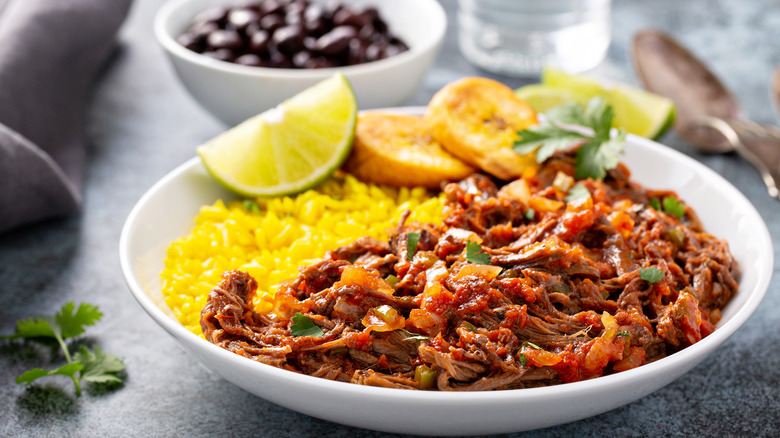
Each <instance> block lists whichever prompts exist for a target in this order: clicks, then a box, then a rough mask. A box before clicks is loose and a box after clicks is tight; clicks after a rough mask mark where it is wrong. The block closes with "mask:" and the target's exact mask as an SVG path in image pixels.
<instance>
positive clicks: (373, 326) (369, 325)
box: [361, 304, 406, 332]
mask: <svg viewBox="0 0 780 438" xmlns="http://www.w3.org/2000/svg"><path fill="white" fill-rule="evenodd" d="M361 322H362V323H363V326H365V327H366V330H369V331H375V332H389V331H393V330H399V329H402V328H404V327H406V319H405V318H404V317H403V316H401V315H399V314H398V312H397V311H396V310H395V309H394V308H392V307H391V306H388V305H387V304H383V305H381V306H377V307H374V308H372V309H370V310H369V311H368V312H366V316H364V317H363V320H362V321H361Z"/></svg>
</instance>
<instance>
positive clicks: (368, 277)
mask: <svg viewBox="0 0 780 438" xmlns="http://www.w3.org/2000/svg"><path fill="white" fill-rule="evenodd" d="M342 286H366V287H368V288H371V289H374V290H375V291H378V292H382V293H383V294H385V295H393V292H395V290H394V289H393V288H392V287H391V286H390V285H389V284H387V282H386V281H384V280H383V279H382V278H380V277H379V272H376V271H372V272H369V271H367V270H366V268H364V267H362V266H358V265H349V266H346V267H345V268H344V271H342V273H341V279H340V280H339V281H337V282H336V284H334V285H333V287H334V288H339V287H342Z"/></svg>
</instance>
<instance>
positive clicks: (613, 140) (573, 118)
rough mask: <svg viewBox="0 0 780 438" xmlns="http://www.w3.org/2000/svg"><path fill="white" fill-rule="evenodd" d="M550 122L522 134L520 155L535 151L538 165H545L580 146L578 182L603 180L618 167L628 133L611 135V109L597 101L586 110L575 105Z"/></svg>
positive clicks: (550, 116) (556, 111)
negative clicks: (546, 161)
mask: <svg viewBox="0 0 780 438" xmlns="http://www.w3.org/2000/svg"><path fill="white" fill-rule="evenodd" d="M546 115H547V119H546V120H545V121H544V122H543V123H541V124H539V125H536V126H532V127H530V128H528V129H525V130H523V131H520V132H519V133H518V135H519V137H520V138H519V139H518V140H517V141H516V142H515V144H514V147H513V148H514V150H515V152H517V153H518V154H521V155H523V154H528V153H530V152H533V151H536V161H538V162H539V163H542V162H544V161H545V160H547V159H548V158H550V157H551V156H552V155H553V154H554V153H555V152H556V151H559V150H566V149H569V148H571V147H573V146H576V145H579V149H578V150H577V156H576V169H575V175H574V176H575V178H577V179H586V178H593V179H601V178H604V176H605V175H606V174H607V171H608V170H610V169H614V168H615V166H617V164H618V156H619V155H620V153H621V152H622V151H623V145H624V144H625V139H626V133H625V130H623V129H622V128H621V129H618V130H617V134H616V135H615V136H614V137H612V136H611V135H610V127H611V125H612V118H613V117H614V114H613V112H612V107H611V106H609V105H608V104H607V102H606V101H605V100H604V99H603V98H600V97H594V98H593V99H591V100H590V101H589V102H588V105H587V106H586V107H584V108H583V107H582V106H581V105H577V104H574V103H568V104H565V105H560V106H557V107H555V108H552V109H550V110H549V111H548V112H547V114H546Z"/></svg>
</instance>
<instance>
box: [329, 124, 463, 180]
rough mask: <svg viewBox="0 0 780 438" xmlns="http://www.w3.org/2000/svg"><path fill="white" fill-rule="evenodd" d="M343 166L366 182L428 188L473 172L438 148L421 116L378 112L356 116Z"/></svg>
mask: <svg viewBox="0 0 780 438" xmlns="http://www.w3.org/2000/svg"><path fill="white" fill-rule="evenodd" d="M343 169H344V170H346V171H347V172H349V173H352V174H353V175H355V176H356V177H357V178H358V179H360V180H363V181H366V182H373V183H378V184H385V185H389V186H395V187H416V186H422V187H429V188H438V187H439V186H440V185H441V183H442V182H443V181H449V180H458V179H462V178H465V177H467V176H468V175H470V174H471V173H473V172H474V168H472V167H471V166H469V165H467V164H466V163H464V162H462V161H461V160H459V159H457V158H455V157H453V156H452V155H450V154H449V153H447V152H446V151H445V150H444V149H442V147H441V145H439V142H437V141H436V140H435V139H434V138H433V137H432V136H431V135H430V133H429V132H428V129H427V127H426V125H425V122H424V121H423V119H422V117H418V116H410V115H399V114H385V113H379V112H375V113H370V112H369V113H364V114H361V115H359V116H358V120H357V125H356V127H355V143H354V146H353V149H352V153H351V154H350V156H349V158H348V159H347V162H346V163H345V164H344V166H343Z"/></svg>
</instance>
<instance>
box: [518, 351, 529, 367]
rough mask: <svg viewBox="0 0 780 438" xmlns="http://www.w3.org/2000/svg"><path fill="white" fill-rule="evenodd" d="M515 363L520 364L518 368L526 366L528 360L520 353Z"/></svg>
mask: <svg viewBox="0 0 780 438" xmlns="http://www.w3.org/2000/svg"><path fill="white" fill-rule="evenodd" d="M517 361H518V362H519V363H520V366H526V365H528V358H527V357H525V355H524V354H523V353H520V356H517Z"/></svg>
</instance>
